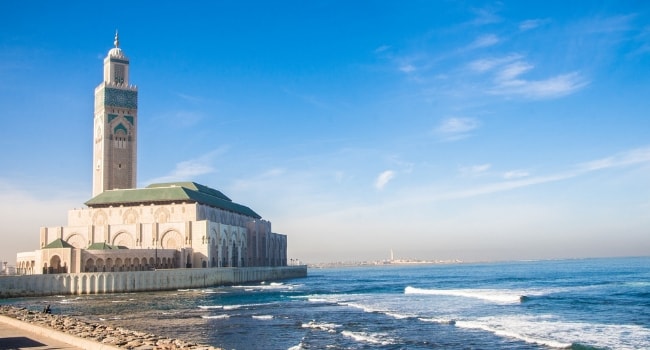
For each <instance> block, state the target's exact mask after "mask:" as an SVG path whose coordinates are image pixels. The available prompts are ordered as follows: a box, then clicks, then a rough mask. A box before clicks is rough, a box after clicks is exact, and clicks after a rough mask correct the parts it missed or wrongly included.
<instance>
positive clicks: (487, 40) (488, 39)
mask: <svg viewBox="0 0 650 350" xmlns="http://www.w3.org/2000/svg"><path fill="white" fill-rule="evenodd" d="M500 41H501V39H499V37H498V36H496V35H494V34H485V35H481V36H479V37H478V38H476V39H475V40H474V41H473V42H472V43H471V44H469V46H468V49H480V48H483V47H489V46H494V45H496V44H498V43H499V42H500Z"/></svg>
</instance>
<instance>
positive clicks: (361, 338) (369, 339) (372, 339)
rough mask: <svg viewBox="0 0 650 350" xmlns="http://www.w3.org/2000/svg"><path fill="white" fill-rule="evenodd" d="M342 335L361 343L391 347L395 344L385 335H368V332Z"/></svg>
mask: <svg viewBox="0 0 650 350" xmlns="http://www.w3.org/2000/svg"><path fill="white" fill-rule="evenodd" d="M341 334H342V335H343V336H345V337H348V338H352V339H354V340H355V341H357V342H360V343H369V344H376V345H391V344H395V340H394V339H392V338H390V337H388V336H387V335H386V334H383V333H366V332H352V331H342V332H341Z"/></svg>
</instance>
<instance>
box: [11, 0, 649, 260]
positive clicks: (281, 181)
mask: <svg viewBox="0 0 650 350" xmlns="http://www.w3.org/2000/svg"><path fill="white" fill-rule="evenodd" d="M3 10H4V11H3V12H4V13H5V20H4V21H3V22H2V23H1V24H0V28H1V29H2V31H1V32H0V77H2V79H0V106H1V107H2V111H3V117H2V121H3V127H2V128H0V140H1V141H0V142H2V146H3V152H1V153H0V161H1V162H2V164H3V166H2V168H1V170H0V211H1V212H2V213H3V219H4V220H3V224H4V225H3V229H2V232H1V233H0V239H1V240H2V242H3V244H2V245H1V246H0V259H2V261H8V262H9V264H13V263H14V262H15V259H16V253H17V252H19V251H29V250H34V249H36V248H37V247H36V246H37V245H38V232H39V227H41V226H56V225H65V222H66V221H67V218H66V213H67V210H69V209H72V208H79V207H81V206H83V203H84V202H86V201H87V200H88V199H90V198H91V195H92V166H93V164H92V138H93V91H94V88H95V86H97V85H98V84H99V83H100V82H101V80H102V59H103V58H104V57H105V56H106V53H107V52H108V50H109V49H111V47H113V38H114V35H115V31H116V30H119V33H120V47H121V48H122V49H123V50H124V53H125V54H126V55H127V56H128V57H129V59H130V61H131V67H130V79H129V80H130V83H132V84H135V85H137V86H138V90H139V94H138V104H139V108H138V118H139V125H138V128H139V140H138V169H137V174H138V176H137V184H138V187H145V186H147V185H149V184H151V183H155V182H170V181H195V182H198V183H201V184H205V185H208V186H210V187H213V188H215V189H218V190H220V191H222V192H223V193H225V194H226V195H227V196H228V197H230V198H232V199H233V200H235V201H236V202H238V203H241V204H244V205H247V206H250V207H252V208H255V211H256V212H258V213H259V214H260V215H261V216H262V217H263V218H264V219H266V220H270V221H271V222H272V223H273V229H274V231H276V232H278V233H282V234H287V235H288V247H289V249H288V258H290V259H299V260H301V261H303V262H307V263H315V262H330V261H363V260H368V261H371V260H382V259H388V258H389V257H390V252H391V250H393V251H394V253H395V257H396V258H397V257H399V258H405V259H424V260H437V259H439V260H449V259H461V260H464V261H476V260H481V261H484V260H518V259H556V258H583V257H605V256H638V255H650V137H649V136H648V135H650V118H649V117H648V111H649V110H650V108H649V107H650V103H649V102H648V97H647V96H650V70H649V69H648V67H650V5H647V4H645V3H644V2H638V1H605V2H581V3H579V4H577V3H566V2H560V1H544V2H542V1H527V2H518V1H479V2H472V3H471V4H470V3H465V2H407V3H401V2H396V1H376V2H359V3H349V2H344V1H333V2H332V1H328V2H321V1H315V2H308V3H304V2H299V1H284V2H273V3H268V2H257V1H243V2H214V3H213V2H206V3H202V2H199V3H194V4H192V5H183V6H179V4H178V3H174V2H167V1H161V2H159V3H157V4H156V6H151V4H148V3H137V2H136V3H132V2H119V1H118V2H114V3H112V5H111V7H106V6H104V5H100V4H99V3H92V2H89V3H86V2H73V3H51V2H45V1H43V2H38V1H37V2H8V3H5V4H4V6H3Z"/></svg>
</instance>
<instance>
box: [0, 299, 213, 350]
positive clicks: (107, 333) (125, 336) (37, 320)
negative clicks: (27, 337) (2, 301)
mask: <svg viewBox="0 0 650 350" xmlns="http://www.w3.org/2000/svg"><path fill="white" fill-rule="evenodd" d="M0 315H2V316H6V317H10V318H13V319H16V320H19V321H22V322H25V323H28V324H31V325H35V326H40V327H43V328H49V329H52V330H55V331H59V332H63V333H66V334H69V335H71V336H74V337H77V338H82V339H86V340H90V341H94V342H97V343H99V344H105V345H109V346H112V347H115V348H120V349H133V350H154V349H155V350H178V349H189V350H199V349H200V350H219V348H215V347H213V346H208V345H201V344H197V343H193V342H188V341H184V340H180V339H171V338H166V337H161V336H157V335H154V334H150V333H144V332H137V331H131V330H127V329H123V328H121V327H112V326H108V325H103V324H99V323H92V322H86V321H82V320H78V319H76V318H74V317H70V316H63V315H52V314H47V313H43V312H34V311H30V310H27V309H24V308H17V307H13V306H6V305H2V306H0Z"/></svg>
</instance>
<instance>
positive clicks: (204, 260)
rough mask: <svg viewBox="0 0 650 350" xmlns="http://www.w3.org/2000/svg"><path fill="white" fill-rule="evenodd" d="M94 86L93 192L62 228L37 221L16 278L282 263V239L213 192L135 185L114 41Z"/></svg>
mask: <svg viewBox="0 0 650 350" xmlns="http://www.w3.org/2000/svg"><path fill="white" fill-rule="evenodd" d="M114 44H115V47H114V48H112V49H111V50H110V51H109V52H108V55H107V56H106V58H105V59H104V81H103V82H102V83H101V84H99V86H98V87H97V88H96V89H95V117H94V118H95V122H94V139H93V198H91V199H90V200H88V201H87V202H86V203H85V204H86V206H87V208H84V209H73V210H70V211H69V212H68V225H67V226H60V227H42V228H41V230H40V242H39V249H38V250H36V251H34V252H26V253H18V256H17V264H16V269H17V273H18V274H51V273H76V272H97V271H141V270H148V269H177V268H205V267H244V266H286V265H287V236H286V235H282V234H278V233H273V232H272V230H271V223H270V222H269V221H266V220H262V218H261V216H260V215H258V214H257V213H256V212H254V211H253V210H252V209H250V208H248V207H246V206H244V205H241V204H237V203H235V202H233V201H232V200H231V199H230V198H228V197H227V196H226V195H224V194H223V193H221V192H220V191H218V190H215V189H212V188H210V187H207V186H203V185H200V184H197V183H194V182H175V183H164V184H153V185H150V186H148V187H146V188H141V189H136V169H137V158H136V150H137V147H136V146H137V142H136V141H137V130H138V129H137V125H138V113H137V111H138V89H137V87H135V86H132V85H129V59H128V58H127V57H126V56H125V55H124V53H123V52H122V50H121V49H120V47H119V38H118V35H117V33H116V34H115V43H114Z"/></svg>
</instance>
